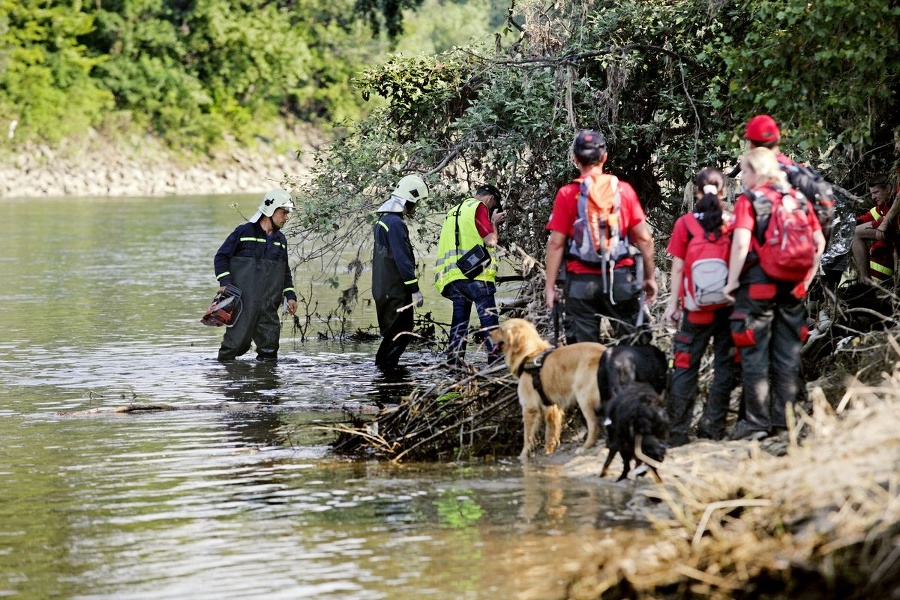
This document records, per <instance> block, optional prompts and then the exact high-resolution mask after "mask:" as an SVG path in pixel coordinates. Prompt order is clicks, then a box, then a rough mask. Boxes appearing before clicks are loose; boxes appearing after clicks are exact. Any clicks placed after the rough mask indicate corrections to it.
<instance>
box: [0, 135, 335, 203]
mask: <svg viewBox="0 0 900 600" xmlns="http://www.w3.org/2000/svg"><path fill="white" fill-rule="evenodd" d="M321 141H322V137H321V136H320V135H319V134H318V133H316V132H312V131H292V132H290V133H287V134H285V136H284V137H283V138H280V139H279V140H278V143H277V144H275V143H272V142H271V141H268V140H263V139H257V140H256V142H255V143H254V144H252V145H251V146H247V145H240V144H238V143H236V142H235V141H234V140H229V141H226V142H225V143H224V144H223V145H222V147H221V148H220V149H218V150H216V151H215V152H213V153H210V154H208V155H204V156H200V157H198V156H188V155H185V154H183V153H180V152H177V151H174V150H171V149H169V148H166V147H165V146H163V145H162V144H161V143H160V142H159V141H158V140H155V139H153V138H151V137H149V136H145V137H144V138H141V139H135V138H132V139H130V140H127V141H125V140H119V141H116V142H109V141H106V140H103V139H101V138H100V136H98V135H97V134H96V133H94V134H92V135H90V136H88V137H87V138H86V139H84V140H78V141H64V142H62V143H60V144H58V145H56V146H55V147H51V146H49V145H46V144H29V145H27V146H25V147H23V148H20V149H17V150H16V151H7V153H5V154H3V155H2V156H0V198H23V197H24V198H49V197H59V196H93V197H98V196H110V197H115V196H167V195H195V194H236V193H248V192H262V191H265V190H267V189H269V188H271V187H276V186H278V185H279V183H280V182H281V181H282V180H283V178H284V175H285V174H290V175H294V176H296V175H302V174H303V173H305V172H306V171H307V170H308V169H309V166H310V165H311V164H312V160H313V152H314V150H315V148H316V147H317V146H318V145H319V144H321Z"/></svg>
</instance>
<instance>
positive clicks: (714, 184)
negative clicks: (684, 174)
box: [694, 168, 725, 233]
mask: <svg viewBox="0 0 900 600" xmlns="http://www.w3.org/2000/svg"><path fill="white" fill-rule="evenodd" d="M694 186H695V187H696V188H697V189H698V190H702V191H703V196H702V197H701V198H700V200H699V201H698V202H697V205H696V206H695V207H694V216H696V217H697V220H698V221H700V225H702V226H703V230H704V231H706V232H707V233H716V232H719V231H721V230H722V224H723V223H724V220H723V219H722V202H721V200H720V199H719V192H721V191H722V189H723V188H724V187H725V177H724V176H723V175H722V172H721V171H719V170H718V169H713V168H706V169H703V170H702V171H700V172H699V173H697V176H696V177H695V178H694Z"/></svg>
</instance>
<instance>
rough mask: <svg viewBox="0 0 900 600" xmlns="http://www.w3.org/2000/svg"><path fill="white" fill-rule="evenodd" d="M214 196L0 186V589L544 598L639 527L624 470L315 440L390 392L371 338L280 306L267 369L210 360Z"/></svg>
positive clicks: (424, 356)
mask: <svg viewBox="0 0 900 600" xmlns="http://www.w3.org/2000/svg"><path fill="white" fill-rule="evenodd" d="M232 202H238V203H239V205H240V207H241V210H242V212H243V213H244V214H250V213H252V212H253V210H254V207H255V203H256V199H255V198H250V197H237V198H233V197H222V196H217V197H190V198H164V199H160V198H154V199H140V198H137V199H133V198H129V199H58V200H34V199H32V200H0V223H2V224H3V235H2V236H0V274H2V283H3V285H2V288H0V597H16V598H28V599H31V598H85V599H87V598H91V599H105V598H108V599H117V600H124V599H171V598H191V599H195V598H201V599H205V598H209V599H222V598H341V599H349V600H354V599H360V600H361V599H369V598H391V599H393V598H396V599H407V598H409V599H413V598H429V597H433V598H478V599H481V598H491V599H497V598H555V597H563V596H564V584H565V576H566V574H567V573H569V572H571V571H572V570H573V569H577V568H578V566H579V565H578V560H579V558H580V557H581V556H582V555H583V554H584V553H585V552H586V551H587V550H588V549H589V548H590V545H591V544H592V543H593V542H596V541H597V540H602V539H604V538H608V537H611V536H612V537H617V536H621V535H628V531H629V528H633V527H640V526H642V524H641V523H639V522H635V521H633V515H632V514H631V513H630V512H629V511H628V509H627V507H626V503H627V500H628V498H629V495H630V491H631V490H630V488H629V487H628V486H622V485H615V484H612V483H609V482H600V481H596V480H595V481H585V480H583V479H574V478H569V477H566V476H565V474H564V473H562V472H561V471H560V467H555V466H549V465H541V464H540V463H538V464H535V465H529V466H525V467H523V466H522V465H520V464H519V463H518V461H517V460H515V459H514V458H512V457H510V458H509V459H501V460H496V461H491V462H466V463H441V464H421V463H405V464H400V465H392V464H389V463H385V462H378V461H374V460H356V461H352V460H348V459H345V458H341V457H337V456H333V455H331V454H330V453H329V446H328V443H329V441H330V440H331V434H330V433H329V431H328V430H327V428H326V429H323V428H321V427H320V426H322V425H325V426H327V425H329V424H331V423H335V422H339V421H342V420H344V419H345V414H344V412H343V411H344V408H346V407H349V408H351V409H353V410H360V409H365V408H366V407H371V406H373V405H374V403H375V402H376V401H378V400H382V401H383V400H384V399H385V397H386V396H385V394H387V396H390V395H391V394H392V393H395V392H394V388H391V387H390V386H388V385H387V384H386V383H385V382H384V381H380V380H379V376H378V375H377V372H376V370H375V369H374V366H373V356H374V351H375V349H376V345H375V344H374V343H368V344H365V343H359V344H339V343H337V342H334V341H324V342H320V341H307V342H305V343H304V344H300V343H298V342H297V340H296V339H292V338H291V335H290V333H289V329H290V328H289V326H288V325H285V330H284V333H283V334H282V352H281V357H282V358H284V359H286V360H284V361H282V362H279V363H278V364H277V365H274V366H271V365H269V366H267V365H257V364H255V362H254V361H253V360H252V359H248V360H241V361H237V363H235V364H233V365H229V366H225V365H222V364H220V363H218V362H217V361H215V359H214V357H215V354H216V350H217V348H218V343H219V340H220V336H221V330H218V329H214V328H206V327H203V326H202V325H201V324H200V323H199V317H200V315H201V314H202V312H203V309H204V308H205V307H206V305H207V304H208V302H209V298H210V297H211V295H212V293H213V291H214V290H215V287H216V284H215V280H214V277H213V274H212V256H213V254H214V253H215V251H216V249H217V248H218V246H219V244H220V243H221V242H222V240H224V238H225V236H226V235H227V234H228V233H229V232H230V231H231V230H232V229H233V228H234V227H235V226H236V225H237V224H238V223H239V222H240V217H239V216H237V215H236V214H235V212H234V211H233V210H232V209H231V208H229V204H231V203H232ZM300 278H301V279H302V278H303V276H302V273H301V277H300ZM361 294H363V295H365V294H368V289H367V288H365V289H363V290H361ZM435 296H436V294H431V297H430V298H429V299H428V303H429V305H431V304H432V303H433V306H431V308H433V309H434V310H447V308H446V307H445V308H440V306H439V304H440V302H441V301H440V300H439V299H437V300H435V299H434V297H435ZM443 302H446V301H443ZM447 304H449V303H447ZM429 305H426V309H428V308H429ZM365 310H366V309H362V312H361V313H360V314H358V315H356V317H355V318H357V319H360V320H362V321H365V320H366V319H369V320H370V321H374V315H373V314H366V312H365ZM368 310H369V311H372V309H368ZM372 312H373V311H372ZM251 356H252V353H251ZM405 358H407V359H408V360H410V361H412V362H413V363H423V364H427V363H429V362H435V361H436V360H437V358H436V357H434V356H429V355H428V353H426V352H424V351H422V352H419V353H417V352H411V353H408V355H407V356H406V357H405ZM428 373H429V371H427V370H424V371H423V373H422V374H419V375H417V376H416V377H418V378H419V381H420V382H424V381H423V380H424V379H426V378H427V377H429V375H428ZM431 376H433V375H431ZM411 383H412V384H415V383H416V381H412V382H411ZM133 402H134V403H143V404H165V405H168V406H171V407H174V408H176V409H178V410H156V411H146V412H133V413H117V412H113V411H114V409H115V407H120V406H124V405H127V404H129V403H133ZM288 434H289V435H288Z"/></svg>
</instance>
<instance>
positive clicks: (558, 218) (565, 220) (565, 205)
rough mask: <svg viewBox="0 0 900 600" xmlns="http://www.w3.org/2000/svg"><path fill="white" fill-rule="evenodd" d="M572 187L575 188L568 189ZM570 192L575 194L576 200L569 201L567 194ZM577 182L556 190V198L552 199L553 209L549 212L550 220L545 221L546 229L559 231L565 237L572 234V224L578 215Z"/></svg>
mask: <svg viewBox="0 0 900 600" xmlns="http://www.w3.org/2000/svg"><path fill="white" fill-rule="evenodd" d="M571 187H574V188H575V189H574V190H572V189H570V188H571ZM569 192H571V193H574V194H575V197H576V200H575V201H574V202H570V201H569V200H568V196H567V194H568V193H569ZM577 194H578V184H574V183H572V184H568V185H564V186H563V187H561V188H559V190H558V191H557V192H556V198H554V200H553V210H552V212H551V213H550V220H549V221H548V222H547V230H548V231H555V232H557V233H561V234H563V235H564V236H566V237H569V236H571V235H572V225H573V224H574V223H575V219H576V218H577V217H578V201H577Z"/></svg>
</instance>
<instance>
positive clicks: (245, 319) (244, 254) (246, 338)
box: [214, 189, 297, 362]
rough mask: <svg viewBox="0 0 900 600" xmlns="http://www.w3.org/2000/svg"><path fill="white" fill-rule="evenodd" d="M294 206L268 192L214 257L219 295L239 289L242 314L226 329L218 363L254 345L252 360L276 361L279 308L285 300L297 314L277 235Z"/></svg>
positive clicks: (278, 192) (284, 195)
mask: <svg viewBox="0 0 900 600" xmlns="http://www.w3.org/2000/svg"><path fill="white" fill-rule="evenodd" d="M292 210H294V203H293V202H292V201H291V195H290V194H289V193H288V192H286V191H284V190H282V189H275V190H270V191H268V192H266V195H265V196H263V199H262V202H261V203H260V205H259V209H258V210H257V212H256V214H255V215H253V217H251V219H250V220H249V221H248V222H247V223H244V224H243V225H240V226H238V227H237V228H236V229H235V230H234V231H233V232H231V235H229V236H228V237H227V238H226V239H225V242H224V243H223V244H222V246H221V247H220V248H219V251H218V252H216V256H215V259H214V266H215V270H216V279H218V281H219V285H220V286H221V287H220V288H219V291H224V290H225V288H226V286H228V285H234V286H236V287H238V288H239V289H240V290H241V304H242V308H241V313H240V315H239V316H238V317H237V321H236V322H235V323H234V325H233V326H232V327H229V328H228V329H226V330H225V337H224V338H223V339H222V345H221V347H220V348H219V356H218V359H219V360H221V361H227V360H234V359H235V358H237V357H238V356H241V355H242V354H244V353H246V352H247V351H248V350H249V349H250V344H251V342H252V343H254V344H255V345H256V359H257V360H259V361H264V362H274V361H275V360H277V358H278V343H279V339H280V337H281V321H280V320H279V318H278V307H279V306H281V304H282V299H286V300H287V310H288V312H289V313H291V314H292V315H293V314H294V313H295V312H296V311H297V294H296V293H295V292H294V279H293V277H292V276H291V269H290V267H289V266H288V245H287V238H285V237H284V234H283V233H282V232H281V228H282V227H284V225H285V223H287V221H288V219H289V218H290V216H291V211H292Z"/></svg>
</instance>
